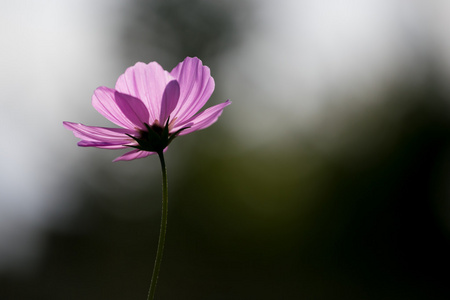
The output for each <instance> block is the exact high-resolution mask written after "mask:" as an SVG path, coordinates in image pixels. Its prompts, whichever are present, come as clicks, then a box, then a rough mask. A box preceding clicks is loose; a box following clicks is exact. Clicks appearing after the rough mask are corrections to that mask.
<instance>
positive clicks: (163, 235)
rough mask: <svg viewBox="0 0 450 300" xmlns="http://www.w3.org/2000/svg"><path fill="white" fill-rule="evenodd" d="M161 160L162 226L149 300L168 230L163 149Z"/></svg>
mask: <svg viewBox="0 0 450 300" xmlns="http://www.w3.org/2000/svg"><path fill="white" fill-rule="evenodd" d="M158 156H159V160H160V161H161V170H162V214H161V228H160V231H159V240H158V250H157V251H156V259H155V265H154V267H153V274H152V282H151V284H150V290H149V291H148V297H147V300H153V298H154V296H155V291H156V283H157V281H158V274H159V269H160V267H161V261H162V257H163V252H164V242H165V240H166V230H167V211H168V206H169V205H168V203H169V197H168V190H167V170H166V162H165V161H164V154H163V152H162V151H161V152H160V153H158Z"/></svg>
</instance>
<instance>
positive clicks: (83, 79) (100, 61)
mask: <svg viewBox="0 0 450 300" xmlns="http://www.w3.org/2000/svg"><path fill="white" fill-rule="evenodd" d="M249 2H250V6H251V15H250V17H251V18H252V20H251V22H249V24H251V25H250V26H249V27H248V28H242V30H243V32H244V38H243V41H242V42H241V43H240V44H239V46H238V47H235V48H233V49H232V50H230V51H228V52H227V53H226V54H225V55H224V56H223V57H222V58H221V60H220V64H219V66H221V67H220V68H218V69H213V70H212V73H213V75H214V74H217V75H219V76H218V77H220V78H221V79H222V80H223V81H220V82H218V81H216V85H217V86H219V85H220V86H221V90H222V93H223V94H224V95H225V96H226V97H227V98H231V99H232V100H233V102H234V104H233V106H232V107H231V109H230V111H227V114H233V115H232V116H229V117H228V118H227V119H226V120H228V121H225V122H228V123H227V124H225V127H229V128H230V130H232V131H233V134H236V135H237V136H238V137H239V138H240V139H241V140H242V144H243V145H244V147H256V146H260V145H261V144H264V143H267V142H269V141H267V140H266V139H265V137H266V135H267V132H268V130H277V131H279V130H280V129H279V128H277V127H278V126H280V127H284V128H285V129H286V128H287V129H286V130H285V131H286V132H287V131H288V130H289V128H295V129H297V128H304V130H305V131H308V130H311V129H313V128H314V127H315V126H317V125H318V123H320V120H321V118H320V116H322V115H323V114H324V113H329V111H328V107H329V106H330V104H333V105H336V104H337V105H347V106H348V105H349V104H351V105H365V104H364V103H354V102H351V103H350V102H345V103H330V101H335V100H336V99H338V98H341V99H343V98H347V99H359V98H360V99H364V101H368V99H369V98H368V97H364V95H367V94H371V93H375V92H376V91H377V89H380V88H382V87H384V86H385V85H386V84H387V83H388V82H390V81H391V80H395V79H397V78H401V77H407V78H408V80H413V81H414V80H417V81H420V80H421V79H422V78H421V76H420V74H421V72H420V70H421V68H422V67H423V66H422V65H421V64H422V62H423V60H422V58H423V56H426V55H430V53H432V54H433V55H434V56H435V57H436V60H437V62H438V63H439V66H440V67H441V68H442V70H440V71H441V72H443V73H444V74H447V78H448V75H450V35H449V32H448V29H447V28H450V26H449V25H450V24H449V23H450V21H449V20H450V2H448V1H445V0H442V1H439V0H436V1H433V0H432V1H421V0H366V1H356V0H354V1H351V0H342V1H333V0H319V1H318V0H304V1H295V0H277V1H268V0H262V1H256V0H253V1H249ZM126 4H127V1H125V0H114V1H110V0H108V1H107V0H101V1H87V0H76V1H75V0H64V1H62V0H61V1H56V0H55V1H43V0H42V1H31V0H30V1H2V3H1V8H2V9H1V10H0V26H1V29H0V43H1V56H0V67H1V70H2V72H1V73H0V105H1V106H0V128H1V129H2V133H3V136H2V141H1V143H0V166H1V172H0V272H1V271H2V270H5V269H9V268H13V267H14V266H16V264H15V262H16V261H25V262H29V263H31V262H32V261H34V258H35V257H37V256H38V255H39V252H38V251H36V249H37V248H36V247H38V246H39V245H40V243H41V240H40V235H39V232H40V231H41V230H42V229H43V228H46V227H47V226H53V225H54V224H57V222H58V220H61V219H62V216H65V215H66V214H70V211H71V209H72V208H73V207H74V205H76V204H75V203H73V201H72V200H71V199H70V197H69V196H70V195H65V193H64V188H65V186H66V185H67V179H66V178H67V177H68V176H69V175H70V173H71V170H72V169H74V168H82V167H83V162H86V160H87V158H88V156H91V155H93V152H91V151H80V149H78V148H77V147H76V145H75V139H74V138H73V136H72V134H71V133H70V132H68V131H67V130H64V128H63V127H62V125H61V122H62V121H63V120H68V121H75V122H83V123H86V124H90V125H105V124H107V123H105V122H104V120H103V119H102V117H101V116H100V115H98V114H97V113H96V112H95V111H94V109H93V108H92V107H91V104H90V99H91V95H92V92H93V90H94V89H95V88H96V87H97V86H100V85H106V86H110V87H113V86H114V83H115V80H116V78H117V77H118V76H119V75H120V74H121V73H122V72H123V71H124V70H125V68H126V67H127V66H125V65H124V62H123V59H122V56H121V55H122V54H121V53H120V51H119V50H116V49H117V48H118V46H119V43H120V36H119V34H118V31H119V30H120V28H121V26H122V24H121V23H120V22H121V20H122V11H123V10H124V9H125V8H126ZM200 58H201V57H200ZM164 67H166V68H167V69H170V68H171V67H173V66H164ZM330 95H333V96H336V95H339V96H341V97H330ZM353 101H354V100H353ZM356 101H357V100H356ZM349 109H350V108H349ZM249 137H251V139H249ZM111 158H112V157H111ZM104 163H105V164H109V163H110V161H109V159H108V158H106V159H105V162H104ZM123 167H124V168H126V166H123ZM18 249H22V250H21V251H18Z"/></svg>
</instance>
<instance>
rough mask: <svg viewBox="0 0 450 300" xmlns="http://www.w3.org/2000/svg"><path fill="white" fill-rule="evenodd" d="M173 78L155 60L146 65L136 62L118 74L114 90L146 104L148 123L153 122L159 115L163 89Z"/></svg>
mask: <svg viewBox="0 0 450 300" xmlns="http://www.w3.org/2000/svg"><path fill="white" fill-rule="evenodd" d="M173 79H174V78H173V77H172V76H171V75H170V74H169V72H167V71H165V70H164V69H163V68H162V67H161V66H160V65H159V64H158V63H157V62H151V63H149V64H148V65H147V64H144V63H142V62H138V63H136V64H135V65H134V66H132V67H129V68H128V69H127V70H126V71H125V73H124V74H122V75H120V77H119V79H117V82H116V90H117V91H118V92H121V93H124V94H128V95H131V96H133V97H136V98H138V99H140V100H141V101H142V102H143V103H144V104H145V106H147V108H148V110H149V114H150V123H153V121H154V120H155V119H157V118H158V117H159V115H160V107H161V100H162V96H163V93H164V89H165V88H166V85H167V83H168V82H169V81H171V80H173Z"/></svg>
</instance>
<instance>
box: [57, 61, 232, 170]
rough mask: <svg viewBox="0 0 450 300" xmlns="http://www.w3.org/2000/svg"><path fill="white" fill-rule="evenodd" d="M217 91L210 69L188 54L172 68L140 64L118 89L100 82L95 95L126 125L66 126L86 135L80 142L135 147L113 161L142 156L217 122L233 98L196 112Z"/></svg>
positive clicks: (99, 105)
mask: <svg viewBox="0 0 450 300" xmlns="http://www.w3.org/2000/svg"><path fill="white" fill-rule="evenodd" d="M213 91H214V79H213V78H212V77H211V75H210V70H209V68H208V67H207V66H203V64H202V61H201V60H200V59H198V58H196V57H194V58H192V57H187V58H186V59H185V60H184V61H183V62H181V63H179V64H178V65H177V66H176V67H175V68H174V69H173V70H172V71H171V72H167V71H165V70H164V69H163V68H162V67H161V66H160V65H159V64H158V63H157V62H151V63H149V64H145V63H142V62H138V63H136V64H135V65H134V66H132V67H129V68H128V69H127V70H126V71H125V73H124V74H122V75H121V76H120V77H119V79H118V80H117V82H116V86H115V89H111V88H108V87H104V86H101V87H99V88H97V89H96V90H95V92H94V95H93V96H92V105H93V106H94V108H95V109H96V110H97V111H98V112H99V113H100V114H102V115H103V116H104V117H105V118H107V119H108V120H109V121H111V122H113V123H115V124H116V125H118V126H121V127H122V128H106V127H96V126H86V125H83V124H80V123H72V122H63V124H64V127H65V128H67V129H69V130H72V131H73V134H74V135H75V136H76V137H78V138H80V139H81V141H79V142H78V146H81V147H96V148H102V149H124V148H134V149H133V150H132V151H129V152H127V153H125V154H124V155H122V156H119V157H117V158H116V159H115V160H114V161H120V160H133V159H137V158H143V157H146V156H149V155H152V154H156V153H161V152H162V151H165V150H166V149H167V146H168V145H169V144H170V142H171V141H172V140H173V139H174V138H175V137H177V136H179V135H180V136H181V135H186V134H189V133H191V132H194V131H197V130H201V129H204V128H206V127H209V126H210V125H211V124H213V123H214V122H216V121H217V119H218V118H219V116H220V115H221V114H222V111H223V109H224V108H225V107H226V106H228V105H230V104H231V101H230V100H227V101H226V102H224V103H221V104H218V105H215V106H212V107H210V108H208V109H206V110H204V111H202V112H200V113H197V112H198V111H199V110H200V109H201V108H202V107H203V106H204V105H205V103H206V102H207V101H208V99H209V97H210V96H211V94H212V93H213Z"/></svg>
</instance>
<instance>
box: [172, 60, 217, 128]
mask: <svg viewBox="0 0 450 300" xmlns="http://www.w3.org/2000/svg"><path fill="white" fill-rule="evenodd" d="M170 74H171V75H172V76H173V77H174V78H175V79H177V80H178V83H179V84H180V99H179V101H178V105H177V107H176V108H175V110H174V113H173V114H172V119H173V118H175V117H177V118H178V120H179V121H180V122H182V121H185V120H187V119H189V118H190V117H192V116H193V115H194V114H196V113H197V112H198V111H199V110H200V109H201V108H202V107H203V106H204V105H205V103H206V102H207V101H208V99H209V97H211V94H212V93H213V91H214V79H213V78H212V77H211V72H210V70H209V68H208V67H207V66H203V64H202V61H201V60H200V59H198V58H197V57H194V58H192V57H186V59H185V60H184V61H183V62H181V63H179V64H178V65H177V66H176V67H175V68H174V69H173V70H172V71H171V72H170Z"/></svg>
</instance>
